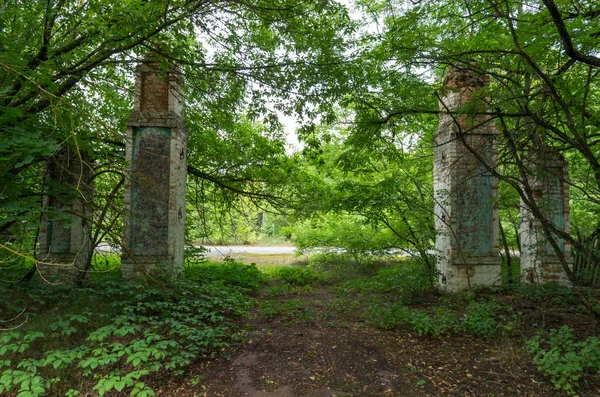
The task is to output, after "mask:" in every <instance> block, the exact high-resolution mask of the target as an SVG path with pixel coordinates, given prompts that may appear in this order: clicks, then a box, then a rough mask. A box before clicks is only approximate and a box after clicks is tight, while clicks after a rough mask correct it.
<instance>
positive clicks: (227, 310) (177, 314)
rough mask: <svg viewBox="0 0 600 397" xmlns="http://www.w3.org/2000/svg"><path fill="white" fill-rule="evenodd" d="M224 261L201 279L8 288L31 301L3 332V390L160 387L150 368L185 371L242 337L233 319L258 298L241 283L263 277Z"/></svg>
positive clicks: (145, 392) (142, 390) (141, 390)
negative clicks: (150, 380)
mask: <svg viewBox="0 0 600 397" xmlns="http://www.w3.org/2000/svg"><path fill="white" fill-rule="evenodd" d="M223 265H224V269H221V271H217V270H215V271H214V272H213V273H212V274H211V277H206V278H203V279H202V283H199V282H198V280H197V279H193V280H186V279H181V280H173V281H172V282H171V283H170V284H169V285H164V284H152V285H142V284H139V283H128V282H126V281H123V280H119V281H118V282H116V281H106V279H104V278H102V280H101V281H92V282H91V283H90V285H89V286H87V287H85V288H76V287H74V286H45V285H43V284H40V285H38V284H35V288H32V286H31V285H30V286H29V288H28V289H24V288H20V287H16V288H15V289H14V290H13V291H9V292H8V293H12V296H13V298H17V299H14V300H13V302H21V301H22V302H23V304H26V305H27V311H26V313H25V314H23V316H27V317H25V318H26V319H27V321H25V322H24V324H23V325H22V326H21V327H20V328H15V329H12V330H10V331H7V332H4V333H2V334H0V394H4V393H12V394H14V395H18V396H20V397H26V396H39V395H44V394H45V393H51V394H57V395H68V396H76V395H80V394H90V393H91V394H97V395H100V396H102V395H104V394H105V393H107V392H113V391H116V392H119V393H127V394H129V395H136V396H142V397H143V396H152V395H154V391H153V390H152V389H151V388H150V387H149V386H148V385H147V384H146V383H145V382H146V381H145V379H146V377H147V376H148V375H149V374H151V373H153V372H157V371H169V372H173V373H175V374H179V373H183V370H184V369H185V368H186V367H187V366H188V365H189V364H190V363H191V362H192V361H193V360H194V359H196V358H198V357H204V356H211V355H213V354H214V353H215V352H216V351H219V350H220V349H222V348H224V347H226V346H228V345H229V344H230V343H231V342H233V341H236V340H238V338H240V337H241V335H242V333H240V331H238V329H237V325H236V321H237V320H238V319H239V318H240V317H242V316H245V315H248V308H249V307H250V305H251V302H250V299H249V298H248V297H247V296H245V295H244V294H243V291H251V290H252V289H253V288H254V289H256V288H258V286H257V283H258V282H259V280H261V276H260V274H258V275H257V274H256V272H254V271H253V270H252V269H253V267H251V266H246V265H243V266H242V265H241V264H223ZM234 268H235V269H234ZM234 270H240V273H241V275H240V274H236V275H235V276H234V275H233V274H234ZM203 271H204V269H203V270H201V271H199V272H198V273H195V274H196V275H197V276H200V275H204V273H202V272H203ZM2 292H7V291H2ZM90 307H94V310H90Z"/></svg>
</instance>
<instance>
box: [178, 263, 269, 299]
mask: <svg viewBox="0 0 600 397" xmlns="http://www.w3.org/2000/svg"><path fill="white" fill-rule="evenodd" d="M185 277H186V279H188V280H194V281H196V282H198V283H210V282H213V281H220V282H222V283H223V284H224V285H227V286H231V287H235V288H240V289H241V290H243V291H246V292H251V293H256V292H257V291H258V290H259V289H260V287H261V286H262V284H263V282H264V281H265V276H264V275H263V273H261V271H260V270H258V268H257V267H256V265H254V264H250V265H246V264H244V263H241V262H236V261H225V262H206V263H202V262H201V263H196V264H195V265H194V266H191V267H188V268H186V270H185Z"/></svg>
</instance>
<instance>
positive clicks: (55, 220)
mask: <svg viewBox="0 0 600 397" xmlns="http://www.w3.org/2000/svg"><path fill="white" fill-rule="evenodd" d="M93 176H94V170H93V167H92V159H91V157H90V156H89V155H88V154H87V153H86V152H85V151H83V150H79V149H78V148H72V147H69V145H68V144H65V146H64V147H63V148H61V149H60V150H59V151H58V152H57V153H55V154H54V155H53V156H52V157H51V158H50V160H48V162H47V163H46V178H45V181H44V196H43V199H42V219H41V221H42V222H41V227H40V235H39V247H38V251H37V254H36V256H37V258H36V259H37V269H38V271H39V274H40V276H41V277H42V278H43V279H45V280H46V281H49V282H53V283H54V282H57V283H58V282H72V281H75V280H77V279H82V278H85V277H86V276H87V274H86V273H85V272H86V271H87V270H88V269H87V268H86V267H87V265H88V263H89V261H90V260H91V257H92V253H93V246H92V240H91V233H92V210H93V207H92V202H93V198H94V185H93Z"/></svg>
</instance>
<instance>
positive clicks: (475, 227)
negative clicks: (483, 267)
mask: <svg viewBox="0 0 600 397" xmlns="http://www.w3.org/2000/svg"><path fill="white" fill-rule="evenodd" d="M476 144H477V146H475V145H476ZM491 145H492V144H491V142H485V141H483V139H482V140H479V141H477V140H475V141H474V142H473V147H475V148H476V149H477V151H478V153H479V155H480V156H481V157H482V158H483V159H485V160H486V161H488V164H489V163H491V153H492V146H491ZM459 155H460V156H461V158H460V160H459V161H458V163H457V166H458V167H459V168H458V170H457V171H458V172H457V175H458V176H457V178H458V183H457V185H456V188H455V189H456V220H457V227H456V234H457V236H456V237H457V240H458V244H459V246H460V250H461V251H462V253H463V254H465V255H467V256H486V255H491V254H493V249H494V224H493V222H494V219H493V214H494V197H493V193H494V192H493V184H492V183H493V179H492V176H491V175H490V173H489V171H488V170H487V168H486V166H485V165H484V164H481V163H480V162H479V161H478V160H477V158H476V157H475V156H474V155H473V154H472V153H471V152H470V151H469V150H467V149H466V148H462V150H461V151H459Z"/></svg>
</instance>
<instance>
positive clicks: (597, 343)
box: [527, 325, 600, 395]
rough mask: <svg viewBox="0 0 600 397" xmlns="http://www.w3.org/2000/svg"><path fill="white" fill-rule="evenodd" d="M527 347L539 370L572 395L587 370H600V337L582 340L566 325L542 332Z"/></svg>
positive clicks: (559, 387)
mask: <svg viewBox="0 0 600 397" xmlns="http://www.w3.org/2000/svg"><path fill="white" fill-rule="evenodd" d="M527 349H528V350H529V352H530V353H531V354H533V361H534V362H535V364H536V365H537V367H538V370H539V371H540V372H541V373H543V374H544V375H546V376H547V377H548V378H549V379H550V381H552V383H553V384H554V386H556V388H558V389H561V390H564V391H565V392H567V394H569V395H575V394H576V390H577V388H578V386H579V379H580V378H581V377H582V376H583V374H584V373H585V372H588V371H591V372H594V373H599V372H600V340H598V338H596V337H589V338H587V339H585V340H584V341H579V342H578V341H576V340H575V337H574V335H573V330H572V329H571V328H569V327H568V326H566V325H565V326H563V327H561V328H560V329H551V330H550V331H549V332H548V333H547V334H546V333H543V332H542V333H538V335H536V336H535V337H533V338H532V339H530V340H529V341H528V342H527Z"/></svg>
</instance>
